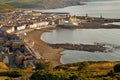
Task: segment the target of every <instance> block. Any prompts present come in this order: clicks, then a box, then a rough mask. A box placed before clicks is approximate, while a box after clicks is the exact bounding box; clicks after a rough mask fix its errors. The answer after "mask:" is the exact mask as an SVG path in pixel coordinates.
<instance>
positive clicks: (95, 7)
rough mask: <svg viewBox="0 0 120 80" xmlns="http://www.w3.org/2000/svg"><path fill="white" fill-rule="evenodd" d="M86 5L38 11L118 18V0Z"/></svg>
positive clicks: (119, 0)
mask: <svg viewBox="0 0 120 80" xmlns="http://www.w3.org/2000/svg"><path fill="white" fill-rule="evenodd" d="M86 4H87V5H82V6H71V7H65V8H61V9H50V10H40V11H43V12H69V13H71V15H78V16H85V15H86V14H88V15H89V16H96V17H99V16H100V15H102V16H103V17H106V18H120V0H106V1H97V0H96V1H94V2H86Z"/></svg>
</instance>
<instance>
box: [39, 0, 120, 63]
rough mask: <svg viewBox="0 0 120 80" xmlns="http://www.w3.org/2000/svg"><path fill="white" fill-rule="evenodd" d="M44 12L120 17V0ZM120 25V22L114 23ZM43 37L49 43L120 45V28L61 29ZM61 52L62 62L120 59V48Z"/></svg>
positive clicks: (88, 3)
mask: <svg viewBox="0 0 120 80" xmlns="http://www.w3.org/2000/svg"><path fill="white" fill-rule="evenodd" d="M43 11H44V12H70V13H71V14H72V15H79V16H84V15H86V13H87V14H89V15H90V16H100V15H103V17H107V18H120V0H112V1H96V2H87V5H83V6H72V7H66V8H61V9H52V10H43ZM113 24H117V25H119V24H120V23H113ZM41 39H42V40H44V41H45V42H48V43H74V44H78V43H82V44H93V43H102V44H104V43H105V44H111V45H116V46H119V45H120V29H75V30H69V29H59V30H53V31H52V32H46V33H43V35H42V36H41ZM61 54H63V55H62V57H61V62H62V63H72V62H78V61H120V50H119V49H117V50H114V51H113V52H109V53H101V52H94V53H91V52H86V51H73V50H65V51H63V52H62V53H61Z"/></svg>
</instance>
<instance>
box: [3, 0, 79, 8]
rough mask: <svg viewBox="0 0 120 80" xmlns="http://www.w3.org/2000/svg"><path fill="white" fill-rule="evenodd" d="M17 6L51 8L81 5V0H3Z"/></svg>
mask: <svg viewBox="0 0 120 80" xmlns="http://www.w3.org/2000/svg"><path fill="white" fill-rule="evenodd" d="M1 1H3V2H5V3H7V4H9V5H11V6H14V7H16V8H37V9H51V8H61V7H66V6H72V5H79V4H80V0H1Z"/></svg>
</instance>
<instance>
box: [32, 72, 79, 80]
mask: <svg viewBox="0 0 120 80" xmlns="http://www.w3.org/2000/svg"><path fill="white" fill-rule="evenodd" d="M31 79H32V80H78V75H77V74H75V73H70V72H64V73H60V72H56V71H54V72H53V71H37V72H35V73H33V74H32V76H31Z"/></svg>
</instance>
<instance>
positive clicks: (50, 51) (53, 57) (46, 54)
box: [25, 28, 64, 66]
mask: <svg viewBox="0 0 120 80" xmlns="http://www.w3.org/2000/svg"><path fill="white" fill-rule="evenodd" d="M51 29H54V28H46V29H40V30H34V31H30V32H28V33H27V36H26V37H25V39H27V40H30V41H33V42H34V47H33V49H34V50H35V52H37V53H39V54H40V55H41V56H42V57H43V58H44V59H45V60H48V61H50V62H51V63H52V64H53V66H58V65H61V64H62V63H61V61H60V58H61V55H62V54H60V52H62V51H63V50H64V49H62V48H52V47H51V46H49V45H48V43H46V42H44V41H43V40H41V38H40V37H41V35H42V33H44V32H47V31H50V30H51Z"/></svg>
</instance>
